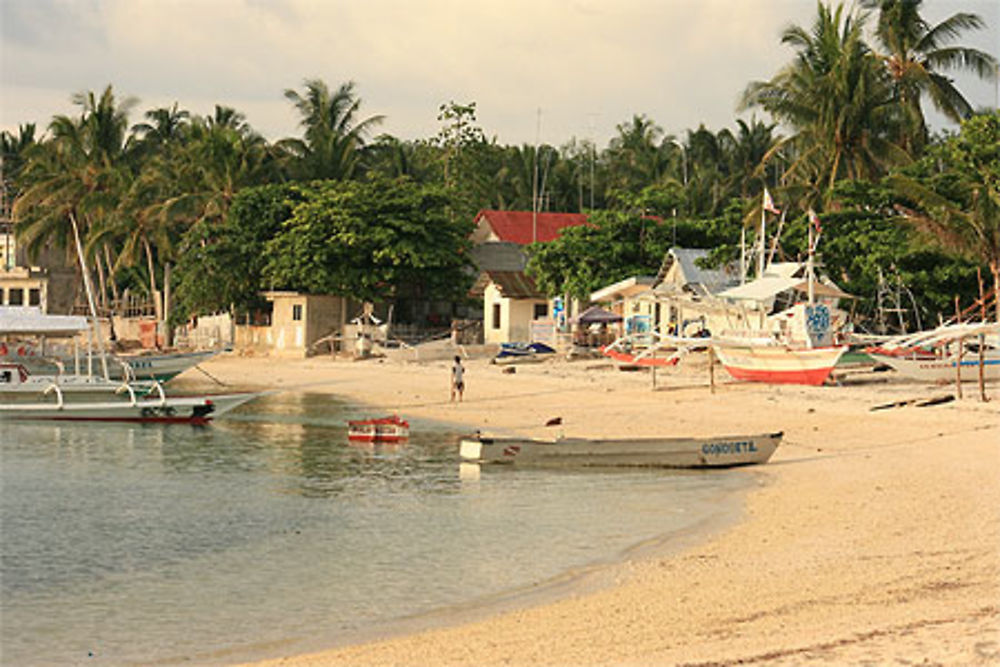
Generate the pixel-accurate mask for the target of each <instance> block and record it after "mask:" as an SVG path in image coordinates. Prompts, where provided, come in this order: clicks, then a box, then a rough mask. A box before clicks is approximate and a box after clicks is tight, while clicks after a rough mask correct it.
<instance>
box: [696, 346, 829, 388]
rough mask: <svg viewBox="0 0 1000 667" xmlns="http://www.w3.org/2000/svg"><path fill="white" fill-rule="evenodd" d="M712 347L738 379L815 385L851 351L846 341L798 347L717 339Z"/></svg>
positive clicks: (819, 383)
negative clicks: (724, 341) (845, 353)
mask: <svg viewBox="0 0 1000 667" xmlns="http://www.w3.org/2000/svg"><path fill="white" fill-rule="evenodd" d="M712 348H713V349H714V350H715V354H716V356H718V358H719V362H720V363H721V364H722V365H723V367H725V369H726V370H727V371H728V372H729V374H730V375H731V376H733V378H734V379H737V380H746V381H749V382H767V383H771V384H805V385H815V386H819V385H821V384H823V383H824V382H826V379H827V378H828V377H830V373H831V372H833V367H834V366H836V365H837V362H838V361H840V357H841V356H842V355H843V354H844V352H846V351H847V346H846V345H837V346H832V347H813V348H801V349H798V348H791V347H786V346H784V345H755V344H750V343H746V344H741V343H736V342H734V343H728V342H726V343H720V342H714V343H713V344H712Z"/></svg>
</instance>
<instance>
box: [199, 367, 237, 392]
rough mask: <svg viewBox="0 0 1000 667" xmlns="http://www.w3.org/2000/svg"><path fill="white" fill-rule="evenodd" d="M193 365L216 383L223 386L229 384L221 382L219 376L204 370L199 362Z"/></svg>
mask: <svg viewBox="0 0 1000 667" xmlns="http://www.w3.org/2000/svg"><path fill="white" fill-rule="evenodd" d="M194 367H195V368H197V369H198V370H199V371H201V372H202V373H204V374H205V375H207V376H208V377H209V378H210V379H211V380H214V381H215V383H216V384H218V385H221V386H223V387H228V386H229V385H227V384H226V383H225V382H223V381H222V380H220V379H219V378H217V377H215V376H214V375H212V374H211V373H209V372H208V371H206V370H205V369H204V368H202V367H201V365H200V364H195V366H194Z"/></svg>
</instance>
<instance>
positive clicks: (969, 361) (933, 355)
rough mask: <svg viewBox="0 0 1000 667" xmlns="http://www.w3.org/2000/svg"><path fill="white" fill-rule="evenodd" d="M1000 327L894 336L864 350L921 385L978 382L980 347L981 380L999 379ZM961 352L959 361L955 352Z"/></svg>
mask: <svg viewBox="0 0 1000 667" xmlns="http://www.w3.org/2000/svg"><path fill="white" fill-rule="evenodd" d="M998 334H1000V323H997V322H965V323H962V324H947V325H942V326H940V327H937V328H936V329H931V330H929V331H918V332H916V333H912V334H907V335H903V336H897V337H894V338H891V339H888V340H886V341H882V342H881V343H880V344H879V345H877V346H871V347H868V348H866V350H865V351H866V352H867V353H868V355H869V356H870V357H871V358H872V359H874V360H875V361H877V362H879V363H882V364H885V365H886V366H889V367H890V368H892V369H893V370H895V371H896V372H897V373H899V374H900V375H902V376H904V377H907V378H910V379H913V380H919V381H922V382H954V381H955V379H956V375H959V374H960V378H961V380H962V381H963V382H974V381H976V380H978V379H979V365H980V364H979V345H982V346H983V349H982V356H983V362H982V366H983V379H984V380H996V379H1000V341H998V339H997V335H998ZM959 348H961V349H962V355H961V357H959V355H958V352H957V351H958V349H959Z"/></svg>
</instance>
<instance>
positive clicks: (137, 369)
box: [5, 348, 222, 382]
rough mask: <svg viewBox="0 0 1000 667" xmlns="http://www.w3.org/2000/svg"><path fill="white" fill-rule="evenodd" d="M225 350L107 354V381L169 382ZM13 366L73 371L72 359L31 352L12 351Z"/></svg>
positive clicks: (40, 369) (37, 370)
mask: <svg viewBox="0 0 1000 667" xmlns="http://www.w3.org/2000/svg"><path fill="white" fill-rule="evenodd" d="M220 352H222V350H198V351H192V352H156V353H139V354H108V378H109V379H111V380H118V381H123V380H126V379H132V380H146V381H154V380H155V381H156V382H167V381H169V380H171V379H173V378H175V377H177V376H178V375H180V374H181V373H183V372H184V371H186V370H188V369H189V368H194V367H195V366H197V365H198V364H200V363H202V362H203V361H208V360H209V359H211V358H212V357H215V356H216V355H218V354H219V353H220ZM5 359H6V360H8V361H9V362H12V363H21V364H23V365H24V366H26V367H27V368H29V369H30V370H31V371H32V372H34V373H44V372H46V370H49V371H51V368H52V367H53V366H54V365H55V363H58V364H61V365H62V366H64V367H66V368H73V367H74V359H73V357H68V356H67V357H55V356H49V357H43V356H41V355H38V354H35V353H34V352H33V350H31V349H30V348H27V349H26V353H25V354H22V355H18V354H16V351H14V350H12V351H11V352H10V353H8V355H6V357H5Z"/></svg>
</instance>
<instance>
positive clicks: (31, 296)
mask: <svg viewBox="0 0 1000 667" xmlns="http://www.w3.org/2000/svg"><path fill="white" fill-rule="evenodd" d="M28 305H29V306H40V305H42V290H40V289H38V288H37V287H33V288H31V289H30V290H28Z"/></svg>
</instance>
